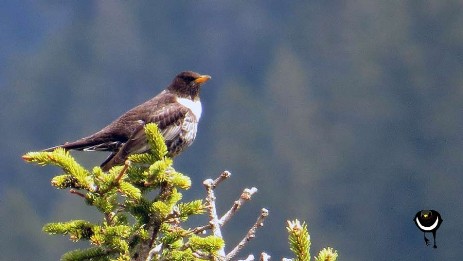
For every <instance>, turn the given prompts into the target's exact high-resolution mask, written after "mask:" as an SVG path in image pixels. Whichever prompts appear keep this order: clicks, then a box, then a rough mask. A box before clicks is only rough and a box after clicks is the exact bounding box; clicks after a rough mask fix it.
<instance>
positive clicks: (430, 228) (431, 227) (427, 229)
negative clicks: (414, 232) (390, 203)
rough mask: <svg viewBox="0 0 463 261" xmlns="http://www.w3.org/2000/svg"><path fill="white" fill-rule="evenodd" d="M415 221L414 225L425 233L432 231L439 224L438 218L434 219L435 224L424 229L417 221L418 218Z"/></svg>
mask: <svg viewBox="0 0 463 261" xmlns="http://www.w3.org/2000/svg"><path fill="white" fill-rule="evenodd" d="M415 220H416V224H417V225H418V227H419V228H420V229H421V230H425V231H432V230H434V229H435V228H436V227H437V225H438V224H439V217H437V218H436V222H434V224H432V226H430V227H425V226H423V225H421V223H420V221H419V220H418V217H416V218H415Z"/></svg>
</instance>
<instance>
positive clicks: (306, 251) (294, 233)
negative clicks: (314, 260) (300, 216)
mask: <svg viewBox="0 0 463 261" xmlns="http://www.w3.org/2000/svg"><path fill="white" fill-rule="evenodd" d="M286 229H287V230H288V234H289V235H288V240H289V248H290V249H291V251H292V252H293V253H294V255H295V256H296V259H295V260H296V261H309V260H310V236H309V232H308V231H307V224H306V223H305V222H304V223H302V225H301V223H300V222H299V220H297V219H296V220H294V221H289V220H288V221H287V227H286Z"/></svg>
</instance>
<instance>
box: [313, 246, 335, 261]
mask: <svg viewBox="0 0 463 261" xmlns="http://www.w3.org/2000/svg"><path fill="white" fill-rule="evenodd" d="M337 259H338V251H336V250H334V249H332V248H331V247H327V248H323V249H322V250H321V251H320V252H319V253H318V256H317V257H315V261H336V260H337Z"/></svg>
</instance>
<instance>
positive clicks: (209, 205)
mask: <svg viewBox="0 0 463 261" xmlns="http://www.w3.org/2000/svg"><path fill="white" fill-rule="evenodd" d="M221 176H222V175H221ZM217 180H219V181H220V180H221V179H220V177H219V179H217ZM214 183H215V182H214V181H213V180H212V179H206V180H205V181H204V182H203V184H204V186H205V187H206V192H207V196H206V210H207V213H208V214H209V224H210V225H211V229H212V233H213V234H214V236H216V237H219V238H222V239H223V237H222V231H221V230H220V224H219V218H218V216H217V209H216V206H215V199H216V198H215V195H214V187H215V186H216V185H217V183H215V184H214ZM218 254H219V256H221V257H224V256H225V248H224V247H222V248H221V249H220V250H219V253H218Z"/></svg>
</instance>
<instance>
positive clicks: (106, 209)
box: [23, 124, 338, 261]
mask: <svg viewBox="0 0 463 261" xmlns="http://www.w3.org/2000/svg"><path fill="white" fill-rule="evenodd" d="M144 130H145V135H146V138H147V140H148V143H149V145H150V148H151V150H150V151H149V152H147V153H142V154H134V155H130V156H129V158H128V160H127V161H126V162H125V164H124V165H123V166H114V167H113V168H111V169H110V170H108V171H103V170H102V169H101V168H100V167H94V168H93V169H92V170H91V171H89V170H87V169H86V168H84V167H83V166H81V165H80V164H78V163H77V162H76V161H75V159H74V158H73V157H72V156H71V154H70V153H69V152H67V151H65V150H64V149H60V148H58V149H56V150H54V151H52V152H29V153H27V154H25V155H24V156H23V159H24V160H25V161H27V162H32V163H36V164H38V165H41V166H43V165H54V166H58V167H59V168H61V169H62V170H63V171H64V174H61V175H57V176H55V177H53V178H52V182H51V184H52V186H54V187H56V188H57V189H69V192H70V193H71V194H74V195H77V196H78V197H81V198H82V199H83V201H84V202H85V203H87V204H88V205H90V206H92V207H95V208H96V209H97V210H99V211H100V212H101V217H102V218H101V221H100V222H95V223H91V222H88V221H85V220H71V221H68V222H55V223H48V224H46V225H45V226H44V227H43V231H44V232H46V233H49V234H61V235H67V236H69V238H70V239H71V240H73V241H79V240H82V241H83V240H86V241H88V242H89V243H90V244H92V245H94V247H91V248H88V249H78V250H74V251H71V252H68V253H66V254H64V255H63V256H62V260H76V261H77V260H87V261H89V260H120V261H122V260H127V261H128V260H134V261H154V260H156V261H162V260H168V261H171V260H173V261H175V260H179V261H181V260H195V261H196V260H220V261H222V260H232V259H234V258H235V257H236V256H237V254H238V253H239V252H240V251H242V249H243V248H244V247H245V246H246V244H247V242H249V241H250V240H252V239H253V238H255V237H256V232H257V230H258V229H259V228H260V227H262V226H263V224H264V220H265V219H266V217H267V216H268V210H266V209H262V210H261V212H260V215H259V217H258V218H257V220H256V221H255V223H254V224H253V225H252V226H251V228H249V230H248V231H247V233H246V234H245V235H244V237H243V238H242V240H241V241H240V242H239V243H238V244H237V245H236V246H235V247H234V248H233V249H232V250H231V251H230V252H229V253H228V254H226V252H225V247H224V246H225V240H224V237H223V234H222V230H221V228H222V227H223V226H224V225H225V224H226V223H227V222H228V221H229V220H231V219H232V218H233V217H235V216H236V215H237V213H238V210H239V209H241V207H242V206H243V204H245V203H246V202H247V201H249V200H251V198H252V197H253V195H254V194H255V193H256V192H257V188H255V187H252V188H250V189H249V188H245V189H244V190H243V191H242V193H241V194H240V196H239V197H238V199H236V200H235V201H234V202H233V204H232V206H231V207H230V209H229V210H228V211H227V212H226V213H224V214H223V215H222V216H221V217H220V216H219V215H218V213H217V204H218V203H217V198H216V196H215V189H217V188H218V186H219V185H221V184H222V183H223V182H224V181H225V180H227V179H229V178H230V177H231V173H230V172H229V171H223V172H222V173H221V174H220V175H219V176H218V177H217V178H215V179H214V180H213V179H207V180H205V181H204V182H203V185H204V187H205V189H206V196H205V199H203V200H192V201H189V202H182V193H181V191H182V190H186V189H189V188H190V187H191V179H190V178H189V177H188V176H186V175H184V174H182V173H180V172H177V171H176V170H175V169H174V168H173V160H172V159H171V158H169V157H167V156H166V155H167V147H166V145H165V144H164V140H163V137H162V134H161V133H160V132H159V130H158V128H157V126H156V125H155V124H147V125H146V126H145V129H144ZM204 213H206V215H207V216H208V223H207V224H203V225H202V226H198V227H195V228H192V229H191V228H188V227H185V223H184V222H185V221H187V220H188V218H189V217H191V216H193V215H201V214H204ZM219 217H220V218H219ZM287 229H288V232H289V237H288V238H289V242H290V249H291V250H292V251H293V252H294V254H295V255H296V260H310V253H309V250H310V236H309V234H308V232H307V226H306V224H305V223H303V224H302V225H301V224H300V222H299V221H298V220H295V221H288V226H287ZM208 230H211V232H212V234H211V235H206V232H207V231H208ZM337 256H338V254H337V252H336V251H335V250H333V249H332V248H325V249H323V250H322V251H320V253H319V254H318V256H317V257H315V260H316V261H322V260H326V261H332V260H336V258H337ZM244 260H248V261H250V260H255V257H254V256H253V255H248V256H247V257H246V259H244ZM259 260H262V261H264V260H270V256H269V255H267V254H266V253H265V252H262V253H261V255H260V258H259Z"/></svg>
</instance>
